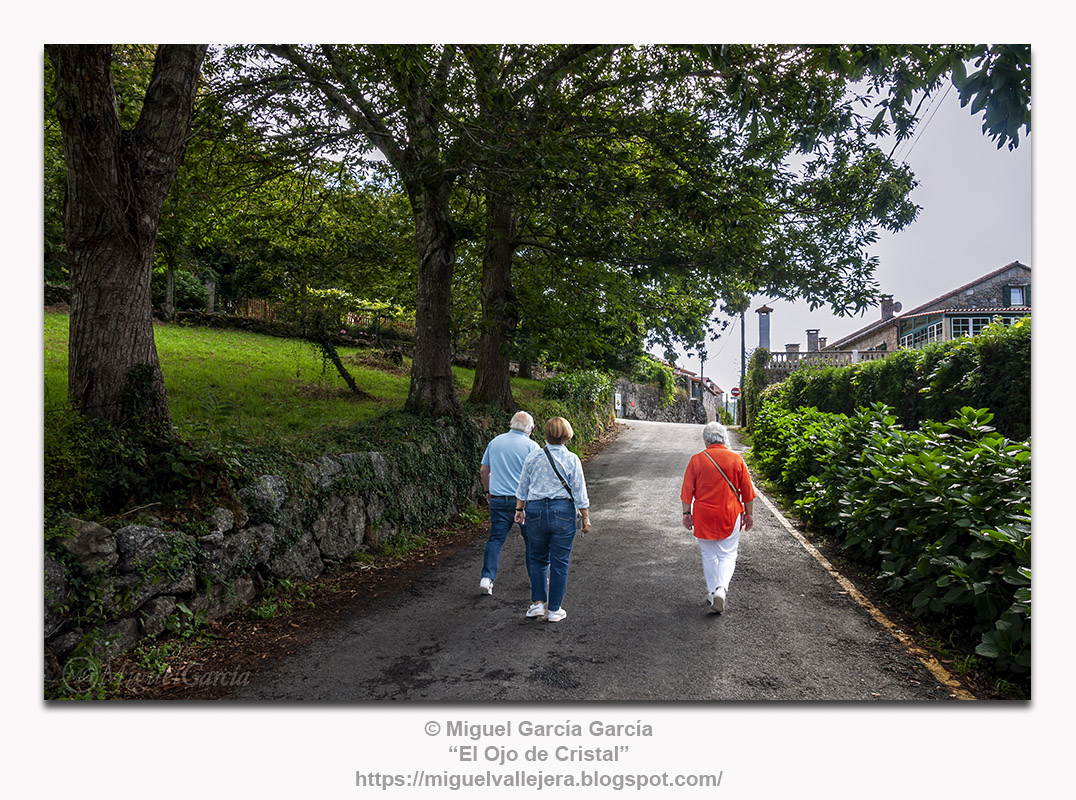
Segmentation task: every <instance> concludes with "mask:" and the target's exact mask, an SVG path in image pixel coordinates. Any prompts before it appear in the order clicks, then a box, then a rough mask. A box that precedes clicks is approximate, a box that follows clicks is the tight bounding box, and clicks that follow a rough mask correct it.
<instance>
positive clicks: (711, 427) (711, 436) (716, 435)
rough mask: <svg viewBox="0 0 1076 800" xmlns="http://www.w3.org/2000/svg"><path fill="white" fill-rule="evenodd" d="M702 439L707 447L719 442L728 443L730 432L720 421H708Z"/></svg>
mask: <svg viewBox="0 0 1076 800" xmlns="http://www.w3.org/2000/svg"><path fill="white" fill-rule="evenodd" d="M702 440H703V441H704V442H705V443H706V446H707V447H709V446H710V445H712V444H715V443H717V442H720V443H721V444H728V443H729V432H728V430H727V429H726V428H725V426H724V425H722V424H721V423H720V422H707V423H706V425H705V426H703V429H702Z"/></svg>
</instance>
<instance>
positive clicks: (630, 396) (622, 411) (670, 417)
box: [616, 378, 713, 425]
mask: <svg viewBox="0 0 1076 800" xmlns="http://www.w3.org/2000/svg"><path fill="white" fill-rule="evenodd" d="M616 391H617V393H619V394H620V408H619V409H617V416H618V417H621V418H622V419H642V420H651V421H653V422H693V423H698V424H700V425H702V424H705V423H706V422H707V421H709V420H708V419H707V416H708V414H707V408H706V407H705V406H704V404H703V403H701V402H700V401H698V400H688V399H687V398H686V396H684V393H682V392H678V397H679V399H677V400H676V401H674V402H673V403H671V404H670V405H668V406H665V405H663V403H662V399H661V392H660V390H659V389H657V388H656V387H654V386H647V385H644V384H638V383H632V382H631V381H628V380H625V379H623V378H621V379H620V380H618V381H617V382H616ZM703 394H704V395H706V394H707V393H706V392H703ZM711 406H712V404H711ZM709 413H710V414H712V413H713V410H712V408H711V409H710V411H709ZM709 419H713V417H710V418H709Z"/></svg>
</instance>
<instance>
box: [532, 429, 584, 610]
mask: <svg viewBox="0 0 1076 800" xmlns="http://www.w3.org/2000/svg"><path fill="white" fill-rule="evenodd" d="M573 433H574V432H573V431H572V426H571V423H569V422H568V420H566V419H564V417H553V418H552V419H551V420H549V422H547V423H546V425H545V438H546V442H548V444H547V445H546V446H545V447H543V448H541V449H540V450H535V451H534V452H533V453H531V454H530V455H528V456H527V459H526V460H525V461H524V462H523V471H522V472H521V473H520V477H519V488H518V489H516V515H515V521H516V522H517V523H519V524H520V525H523V524H524V523H526V525H527V544H528V548H527V572H528V573H529V574H530V579H531V606H530V608H529V609H527V616H528V617H545V619H546V621H548V622H560V621H561V620H562V619H564V618H565V617H566V616H568V612H567V611H565V610H564V608H562V607H561V601H562V600H563V599H564V592H565V590H566V588H567V585H568V562H569V560H570V558H571V554H572V542H573V541H574V540H575V533H576V530H577V529H578V528H577V524H576V517H577V516H578V517H579V525H580V526H581V528H582V531H583V533H587V532H588V531H589V530H590V510H589V509H590V498H589V497H588V496H587V484H586V481H585V480H584V478H583V464H582V462H580V461H579V456H577V455H576V454H575V453H573V452H572V451H571V450H569V449H568V448H567V447H565V446H564V445H565V444H566V443H567V442H568V440H569V439H571V438H572V435H573Z"/></svg>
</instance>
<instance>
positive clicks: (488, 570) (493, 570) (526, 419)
mask: <svg viewBox="0 0 1076 800" xmlns="http://www.w3.org/2000/svg"><path fill="white" fill-rule="evenodd" d="M533 429H534V418H533V417H532V416H531V415H530V414H528V413H527V412H526V411H518V412H516V413H515V414H514V415H513V416H512V421H511V422H510V423H509V430H508V432H507V433H502V434H501V435H500V436H496V437H494V438H493V440H492V441H491V442H490V443H489V444H488V445H487V446H486V452H485V453H483V454H482V468H481V470H480V472H479V475H480V476H481V478H482V486H483V487H485V490H486V501H487V502H488V503H489V539H488V540H487V541H486V551H485V555H484V557H483V559H482V580H481V581H480V582H479V584H478V588H479V591H480V592H482V593H483V594H493V581H494V580H496V578H497V567H498V565H499V564H500V561H501V549H502V548H503V547H504V540H505V539H507V538H508V532H509V531H510V530H511V529H512V524H513V522H514V520H513V518H514V517H515V513H516V487H517V486H519V474H520V472H521V471H522V469H523V461H524V460H525V459H526V458H527V456H528V455H529V454H530V453H531V452H533V451H534V450H537V449H538V443H537V442H535V441H534V440H533V439H531V431H532V430H533ZM519 533H520V535H521V536H522V537H523V546H524V552H526V547H527V530H526V528H525V527H524V526H523V525H520V526H519ZM524 563H527V562H526V561H524Z"/></svg>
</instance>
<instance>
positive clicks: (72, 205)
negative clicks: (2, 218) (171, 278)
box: [47, 45, 206, 429]
mask: <svg viewBox="0 0 1076 800" xmlns="http://www.w3.org/2000/svg"><path fill="white" fill-rule="evenodd" d="M205 51H206V46H205V45H161V46H160V47H159V48H158V50H157V55H156V58H155V61H154V67H153V76H152V78H151V80H150V85H149V88H148V89H147V91H146V98H145V102H144V104H143V108H142V113H141V116H140V117H139V120H138V122H137V124H136V125H135V126H134V128H133V129H131V130H129V131H128V130H124V129H123V127H122V126H121V125H120V121H119V115H118V113H117V108H116V96H115V91H114V89H113V83H112V71H111V60H112V53H111V47H109V46H108V45H50V46H48V47H47V52H48V54H49V58H50V59H51V60H52V63H53V67H54V68H55V74H56V94H57V101H56V102H57V114H58V117H59V120H60V126H61V130H62V132H63V140H64V160H65V163H66V167H67V204H66V210H65V218H64V231H65V235H66V238H67V248H68V252H69V253H70V256H71V331H70V344H69V364H68V394H69V396H70V399H71V402H72V404H73V405H74V406H75V407H76V408H78V409H79V410H80V411H81V412H82V413H84V414H86V415H88V416H93V417H100V418H103V419H106V420H109V421H111V422H114V423H117V424H122V423H124V422H127V421H130V420H131V419H132V418H137V419H139V420H141V421H143V422H146V423H148V424H151V425H153V426H155V427H158V428H159V429H165V428H166V427H167V426H168V425H169V424H170V418H169V414H168V403H167V400H166V398H165V391H164V381H163V379H162V377H161V369H160V363H159V362H158V359H157V348H156V345H155V343H154V340H153V307H152V298H151V294H150V275H151V271H152V266H153V248H154V245H155V244H156V240H157V226H158V222H159V220H160V213H161V206H162V204H163V203H164V198H165V196H166V195H167V193H168V190H169V188H170V187H171V185H172V181H173V180H174V179H175V175H176V170H177V167H178V164H179V158H180V155H181V153H182V151H183V145H184V142H185V139H186V134H187V129H188V126H189V124H190V118H191V114H192V111H193V107H194V90H195V85H196V82H197V79H198V75H199V72H200V70H201V63H202V58H203V57H204V55H205Z"/></svg>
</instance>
